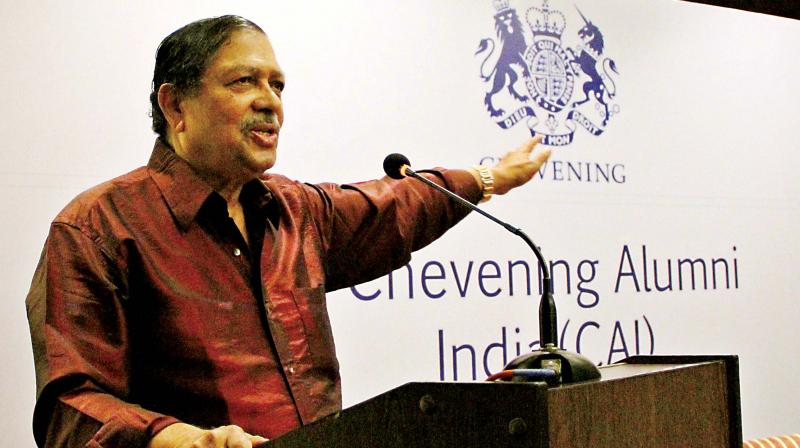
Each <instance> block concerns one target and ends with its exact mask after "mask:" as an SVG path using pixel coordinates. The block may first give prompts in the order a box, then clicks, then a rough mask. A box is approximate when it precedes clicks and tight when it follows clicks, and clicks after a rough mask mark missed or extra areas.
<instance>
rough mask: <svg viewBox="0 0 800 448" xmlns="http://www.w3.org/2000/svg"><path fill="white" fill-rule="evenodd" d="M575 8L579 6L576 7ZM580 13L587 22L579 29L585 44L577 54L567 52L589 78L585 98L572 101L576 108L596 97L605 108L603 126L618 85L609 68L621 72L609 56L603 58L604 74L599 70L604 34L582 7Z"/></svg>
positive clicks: (586, 83)
mask: <svg viewBox="0 0 800 448" xmlns="http://www.w3.org/2000/svg"><path fill="white" fill-rule="evenodd" d="M575 9H578V8H577V7H575ZM578 14H580V15H581V18H582V19H583V22H584V24H585V25H584V26H583V27H582V28H581V29H580V30H578V37H580V39H581V42H582V43H583V46H582V49H581V50H580V53H579V54H578V55H577V56H576V55H575V52H574V51H572V49H568V50H567V52H568V53H569V54H570V63H571V64H572V65H573V66H577V67H578V70H579V74H580V72H583V73H584V74H586V76H588V77H589V80H588V81H586V82H585V83H583V94H584V98H583V99H582V100H579V101H576V102H574V103H572V107H573V108H575V107H577V106H579V105H581V104H584V103H586V102H588V101H590V100H591V99H592V97H594V99H595V100H597V101H598V103H599V104H600V105H602V106H603V108H604V110H605V113H604V115H603V126H605V125H606V124H607V123H608V119H609V115H610V114H609V110H608V100H611V99H613V98H614V95H615V94H616V85H615V84H614V80H613V79H611V73H610V72H609V70H611V72H614V73H615V74H619V72H617V65H616V63H615V62H614V60H613V59H609V58H603V60H602V63H601V66H602V69H603V74H600V73H599V72H598V70H597V65H598V60H599V59H600V58H601V57H602V56H603V47H604V45H605V43H604V42H603V34H602V33H600V29H598V28H597V26H595V25H594V24H593V23H592V22H590V21H589V20H586V17H585V16H584V15H583V13H582V12H581V10H580V9H578ZM609 83H610V87H609ZM590 93H591V95H590ZM606 95H608V99H606V97H605V96H606Z"/></svg>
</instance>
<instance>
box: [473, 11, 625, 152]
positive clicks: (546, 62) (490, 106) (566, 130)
mask: <svg viewBox="0 0 800 448" xmlns="http://www.w3.org/2000/svg"><path fill="white" fill-rule="evenodd" d="M493 6H494V8H495V10H496V13H495V15H494V24H495V31H496V33H497V41H495V39H492V38H485V39H481V41H480V44H479V45H478V50H477V51H476V52H475V55H476V56H477V55H480V54H483V53H485V56H484V59H483V62H482V63H481V67H480V72H481V73H480V75H481V79H482V80H483V81H484V82H485V83H488V84H489V85H490V86H491V88H490V89H489V91H488V92H487V93H486V95H485V96H484V98H483V104H484V105H485V106H486V110H487V111H488V112H489V115H490V116H491V117H492V118H493V119H495V123H497V125H498V126H500V127H501V128H503V129H508V128H510V127H512V126H514V125H516V124H517V123H519V122H521V121H523V120H524V121H525V123H526V125H527V126H528V128H529V129H530V132H531V135H536V134H542V135H543V136H544V143H545V144H547V145H551V146H565V145H568V144H570V143H572V140H573V138H574V135H575V131H576V129H577V127H578V126H580V127H581V128H583V129H584V130H586V131H588V132H589V133H591V134H592V135H595V136H598V135H600V134H602V133H603V132H604V131H605V129H606V127H607V126H608V122H609V121H610V119H611V117H612V116H613V115H615V114H617V113H619V111H620V108H619V105H618V104H616V103H615V102H613V100H614V97H615V95H616V90H617V89H616V84H615V83H614V80H613V79H612V77H611V76H612V74H613V75H617V74H618V72H617V66H616V63H615V62H614V60H613V59H610V58H607V57H605V56H604V50H605V42H604V39H603V34H602V33H601V32H600V29H599V28H598V27H597V26H596V25H595V24H593V23H592V22H591V21H590V20H588V19H587V18H586V17H585V16H584V15H583V13H582V12H581V11H580V9H578V8H577V6H576V7H575V9H576V10H577V12H578V14H579V15H580V18H581V20H582V22H583V26H582V27H581V28H580V29H579V30H578V32H577V33H576V37H577V40H578V45H577V46H576V47H575V48H574V49H573V48H570V47H566V46H564V45H563V44H562V37H563V36H564V31H565V30H566V29H567V20H566V16H565V15H564V14H563V13H562V12H561V11H558V10H555V9H551V8H550V5H549V3H548V0H542V3H541V5H539V6H534V7H531V8H528V9H527V11H526V12H525V21H526V22H527V24H528V28H529V29H530V31H531V34H530V36H527V35H526V31H525V29H524V27H523V25H522V20H521V19H520V17H519V15H518V14H517V11H516V10H515V9H514V8H511V7H510V6H509V0H494V1H493ZM528 42H530V45H529V44H528ZM497 47H499V49H498V48H497ZM495 51H497V52H498V54H497V56H495V58H494V61H495V62H494V66H493V67H492V69H491V71H489V72H488V73H486V65H487V63H488V62H489V60H490V59H493V56H494V53H495ZM520 81H522V82H520ZM523 86H524V88H525V91H521V89H522V87H523ZM504 91H507V95H506V94H505V92H504ZM498 95H500V97H497V96H498ZM497 98H500V101H502V103H501V104H504V105H505V106H506V107H513V108H514V110H513V111H510V112H507V111H506V110H505V109H503V108H502V107H499V106H498V105H497V104H496V103H495V101H496V99H497ZM509 105H510V106H509Z"/></svg>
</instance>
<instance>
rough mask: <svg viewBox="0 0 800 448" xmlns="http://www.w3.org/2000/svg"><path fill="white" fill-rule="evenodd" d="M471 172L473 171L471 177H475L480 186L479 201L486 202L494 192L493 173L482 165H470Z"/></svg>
mask: <svg viewBox="0 0 800 448" xmlns="http://www.w3.org/2000/svg"><path fill="white" fill-rule="evenodd" d="M471 172H472V173H473V174H472V175H473V177H475V179H476V181H477V182H478V185H479V186H480V188H481V200H480V202H486V201H488V200H489V199H491V198H492V194H494V185H495V184H494V175H493V174H492V171H491V170H490V169H489V168H488V167H486V166H483V165H475V166H473V167H472V170H471Z"/></svg>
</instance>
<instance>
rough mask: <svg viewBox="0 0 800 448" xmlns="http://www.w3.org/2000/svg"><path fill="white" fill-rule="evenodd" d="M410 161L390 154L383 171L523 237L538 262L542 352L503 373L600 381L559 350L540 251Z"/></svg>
mask: <svg viewBox="0 0 800 448" xmlns="http://www.w3.org/2000/svg"><path fill="white" fill-rule="evenodd" d="M410 165H411V162H409V160H408V158H407V157H406V156H404V155H402V154H397V153H394V154H389V155H388V156H386V158H385V159H384V160H383V170H384V171H385V172H386V174H387V175H388V176H389V177H391V178H393V179H402V178H404V177H413V178H414V179H417V180H419V181H422V182H423V183H424V184H425V185H428V186H429V187H431V188H433V189H435V190H437V191H440V192H442V193H444V194H445V195H447V196H448V197H450V198H451V199H453V200H454V201H456V202H457V203H459V204H461V205H463V206H464V207H467V208H468V209H470V210H473V211H475V212H478V213H480V214H481V215H483V216H485V217H487V218H489V219H490V220H492V221H494V222H496V223H497V224H500V225H501V226H503V227H504V228H505V229H506V230H508V231H509V232H511V233H513V234H514V235H517V236H518V237H520V238H522V240H523V241H525V243H526V244H527V245H528V247H530V248H531V250H533V254H534V255H535V256H536V259H537V260H538V261H539V266H541V269H542V297H541V299H540V301H539V339H540V345H541V350H535V351H533V352H531V353H527V354H524V355H521V356H518V357H517V358H515V359H513V360H511V362H510V363H509V364H508V365H507V366H506V367H505V370H514V369H541V368H547V369H551V370H554V371H555V372H556V375H557V376H558V379H559V382H560V383H574V382H578V381H587V380H593V379H598V378H600V371H599V370H598V369H597V366H595V365H594V363H592V362H591V361H590V360H589V359H588V358H586V357H585V356H582V355H580V354H578V353H572V352H568V351H566V350H562V349H560V348H558V340H557V334H558V318H557V314H556V303H555V300H554V299H553V285H552V280H551V278H550V269H549V267H548V264H547V262H546V261H545V259H544V256H543V255H542V251H541V250H540V249H539V247H538V246H536V245H535V244H534V243H533V241H531V239H530V238H529V237H528V235H526V234H525V232H523V231H522V230H521V229H520V228H519V227H515V226H512V225H511V224H508V223H506V222H504V221H502V220H500V219H498V218H497V217H495V216H494V215H491V214H489V213H487V212H486V211H484V210H482V209H481V208H479V207H478V206H477V205H475V204H473V203H472V202H469V201H467V200H466V199H464V198H462V197H461V196H459V195H457V194H455V193H453V192H452V191H450V190H448V189H446V188H444V187H442V186H441V185H439V184H437V183H436V182H433V181H432V180H430V179H428V178H427V177H425V176H421V175H419V174H418V173H417V172H415V171H414V170H412V169H411V166H410Z"/></svg>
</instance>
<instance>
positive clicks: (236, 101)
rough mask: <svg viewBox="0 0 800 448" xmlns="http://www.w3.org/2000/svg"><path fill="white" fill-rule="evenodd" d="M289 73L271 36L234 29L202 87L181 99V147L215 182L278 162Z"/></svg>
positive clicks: (238, 178) (183, 154)
mask: <svg viewBox="0 0 800 448" xmlns="http://www.w3.org/2000/svg"><path fill="white" fill-rule="evenodd" d="M284 82H285V79H284V75H283V72H282V71H281V69H280V66H279V65H278V61H277V60H276V59H275V53H274V52H273V51H272V46H271V45H270V43H269V39H267V36H265V35H264V34H263V33H260V32H258V31H252V30H241V31H235V32H234V33H233V34H232V35H231V37H230V39H229V40H228V42H226V43H225V44H223V45H222V47H220V49H219V50H218V51H217V54H216V55H214V57H213V58H212V60H211V63H210V64H209V65H208V67H207V68H206V71H205V73H204V74H203V76H202V78H201V84H200V87H199V88H198V91H197V92H196V93H195V94H194V95H191V96H188V97H185V98H183V99H182V100H181V101H180V102H179V107H180V109H181V118H182V120H183V122H184V126H185V127H184V129H183V130H182V131H180V132H178V133H177V140H178V143H179V144H178V145H176V151H177V152H178V154H179V155H180V156H181V157H183V158H184V159H186V160H187V161H188V162H189V163H190V164H191V165H192V166H193V167H194V168H195V169H197V170H198V171H200V173H201V174H203V175H206V176H210V177H212V178H214V180H216V181H222V182H229V181H246V180H247V179H250V178H253V177H256V176H258V175H260V174H261V173H263V172H264V171H266V170H267V169H269V168H271V167H272V166H273V165H274V164H275V157H276V150H277V147H278V133H279V132H280V127H281V125H282V124H283V106H282V103H281V92H282V90H283V86H284Z"/></svg>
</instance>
